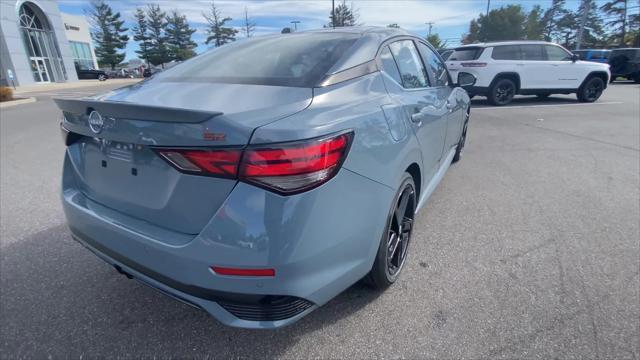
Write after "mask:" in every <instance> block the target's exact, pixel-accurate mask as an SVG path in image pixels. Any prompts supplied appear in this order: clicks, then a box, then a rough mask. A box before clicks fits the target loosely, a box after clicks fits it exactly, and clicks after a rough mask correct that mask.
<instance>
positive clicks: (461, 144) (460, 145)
mask: <svg viewBox="0 0 640 360" xmlns="http://www.w3.org/2000/svg"><path fill="white" fill-rule="evenodd" d="M468 124H469V113H467V114H466V118H465V119H464V125H462V134H460V140H458V147H456V154H455V155H453V159H452V160H451V163H452V164H455V163H457V162H458V161H460V159H461V158H462V150H463V149H464V144H465V142H466V141H467V125H468Z"/></svg>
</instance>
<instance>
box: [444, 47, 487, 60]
mask: <svg viewBox="0 0 640 360" xmlns="http://www.w3.org/2000/svg"><path fill="white" fill-rule="evenodd" d="M482 50H483V48H481V47H465V48H458V49H455V50H454V51H453V53H452V54H451V55H449V58H448V59H447V60H455V61H466V60H476V59H478V58H479V57H480V54H482Z"/></svg>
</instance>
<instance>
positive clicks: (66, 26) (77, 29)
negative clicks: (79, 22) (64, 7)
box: [64, 23, 80, 31]
mask: <svg viewBox="0 0 640 360" xmlns="http://www.w3.org/2000/svg"><path fill="white" fill-rule="evenodd" d="M64 28H65V29H67V30H74V31H80V28H79V27H77V26H75V25H69V24H67V23H64Z"/></svg>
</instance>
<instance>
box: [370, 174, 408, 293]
mask: <svg viewBox="0 0 640 360" xmlns="http://www.w3.org/2000/svg"><path fill="white" fill-rule="evenodd" d="M416 199H417V198H416V191H415V184H414V182H413V178H412V177H411V175H410V174H408V173H405V174H404V177H403V180H402V185H401V186H400V190H398V193H397V195H396V197H395V199H394V202H393V204H394V205H393V207H392V209H391V211H390V214H389V217H388V220H387V225H386V227H385V231H384V233H383V237H382V239H381V241H380V245H379V247H378V253H377V254H376V259H375V261H374V264H373V267H372V269H371V271H370V272H369V274H368V275H367V277H366V278H365V281H366V282H367V283H369V284H370V285H372V286H373V287H374V288H377V289H385V288H387V287H388V286H389V285H391V284H393V283H394V282H395V281H396V279H398V276H399V275H400V272H401V271H402V268H403V267H404V264H405V261H406V259H407V254H408V252H409V243H410V242H411V234H412V232H413V226H414V218H415V212H416V206H417V200H416Z"/></svg>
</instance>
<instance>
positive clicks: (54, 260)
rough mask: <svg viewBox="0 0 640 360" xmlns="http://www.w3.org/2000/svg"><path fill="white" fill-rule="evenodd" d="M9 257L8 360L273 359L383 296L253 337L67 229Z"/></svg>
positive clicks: (351, 301) (350, 299)
mask: <svg viewBox="0 0 640 360" xmlns="http://www.w3.org/2000/svg"><path fill="white" fill-rule="evenodd" d="M1 256H2V257H1V260H2V262H1V266H2V272H1V281H0V286H1V289H2V298H1V302H2V307H1V309H0V315H1V316H0V318H1V319H2V324H3V325H2V327H1V330H0V335H1V340H0V344H1V345H2V346H0V349H2V350H1V352H0V357H2V358H5V357H7V356H9V357H28V358H45V357H49V356H51V357H54V358H57V357H79V356H82V355H83V354H84V355H87V354H91V356H109V357H132V355H135V356H136V357H140V356H145V355H146V356H180V357H189V356H195V355H198V356H203V355H205V354H210V356H213V357H216V358H218V357H219V358H229V357H236V358H237V357H255V356H256V355H257V354H259V356H260V357H263V358H271V357H275V356H278V355H281V354H283V353H285V352H286V350H287V349H288V348H289V347H290V346H292V345H294V344H296V343H297V342H298V340H299V339H300V337H302V336H305V334H307V333H312V332H314V331H315V330H317V329H320V328H322V327H324V326H326V325H329V324H332V323H334V322H337V321H340V320H341V319H343V318H345V317H348V316H349V315H351V314H353V313H355V312H357V311H359V310H360V309H362V308H363V307H365V306H366V305H367V304H368V303H369V302H371V301H372V300H374V299H375V298H376V297H378V295H379V293H378V292H375V291H372V290H371V289H369V288H367V287H366V286H364V285H361V284H360V283H357V284H355V285H354V286H352V287H351V288H349V289H347V290H346V291H345V292H343V293H342V294H340V295H339V296H338V297H336V298H335V299H333V300H332V301H330V302H329V303H328V304H326V305H325V306H323V307H321V308H319V309H317V310H316V311H314V312H313V313H311V314H309V315H308V316H307V317H305V318H304V319H302V320H301V321H299V322H297V323H296V324H294V325H292V326H289V327H286V328H283V329H278V330H275V331H265V330H244V329H235V328H230V327H226V326H223V325H221V324H219V323H218V322H217V321H216V320H215V319H213V318H212V317H210V316H209V315H207V314H206V313H205V312H203V311H200V310H197V309H194V308H191V307H189V306H187V305H184V304H181V303H179V302H177V301H175V300H172V299H169V298H168V297H166V296H164V295H161V294H159V293H157V292H156V291H154V290H152V289H150V288H148V287H146V286H144V285H142V284H139V283H138V282H136V281H131V280H127V279H126V278H125V277H124V276H122V275H119V274H118V273H117V272H116V271H115V270H114V269H113V268H112V267H111V266H109V265H107V264H106V263H103V262H102V261H101V260H99V259H98V258H97V257H95V256H94V255H93V254H91V253H90V252H89V251H88V250H86V249H84V248H83V247H82V246H81V245H80V244H78V243H76V242H75V241H73V240H72V239H71V237H70V235H69V234H68V232H67V228H66V226H65V225H59V226H56V227H52V228H49V229H47V230H45V231H42V232H39V233H37V234H35V235H33V236H30V237H28V238H26V239H23V240H20V241H19V242H16V243H13V244H9V245H7V246H5V247H4V248H3V249H2V255H1Z"/></svg>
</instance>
